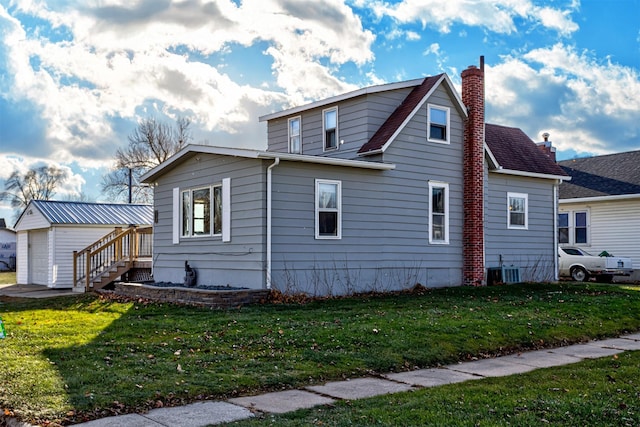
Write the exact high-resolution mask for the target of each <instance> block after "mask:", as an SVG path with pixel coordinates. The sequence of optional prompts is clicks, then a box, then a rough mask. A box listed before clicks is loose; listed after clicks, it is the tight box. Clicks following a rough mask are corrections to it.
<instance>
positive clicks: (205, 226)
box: [181, 185, 222, 237]
mask: <svg viewBox="0 0 640 427" xmlns="http://www.w3.org/2000/svg"><path fill="white" fill-rule="evenodd" d="M181 209H182V237H198V236H212V235H214V236H215V235H220V234H221V233H222V187H221V186H220V185H215V186H211V187H202V188H194V189H189V190H183V191H182V199H181Z"/></svg>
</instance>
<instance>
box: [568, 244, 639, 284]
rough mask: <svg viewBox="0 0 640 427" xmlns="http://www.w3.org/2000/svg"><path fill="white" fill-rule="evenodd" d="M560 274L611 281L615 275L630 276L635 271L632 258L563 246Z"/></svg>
mask: <svg viewBox="0 0 640 427" xmlns="http://www.w3.org/2000/svg"><path fill="white" fill-rule="evenodd" d="M558 254H559V256H560V276H561V277H571V278H572V279H573V280H575V281H576V282H584V281H586V280H589V277H592V276H595V278H596V280H597V281H598V282H604V283H611V281H612V280H613V276H629V275H630V274H631V273H633V262H632V261H631V258H627V257H619V256H595V255H591V254H590V253H588V252H587V251H585V250H584V249H580V248H573V247H571V248H569V247H561V248H559V250H558Z"/></svg>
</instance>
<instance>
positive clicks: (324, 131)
mask: <svg viewBox="0 0 640 427" xmlns="http://www.w3.org/2000/svg"><path fill="white" fill-rule="evenodd" d="M332 110H334V111H335V112H336V146H335V147H334V148H327V141H326V136H327V132H326V127H325V119H324V117H325V113H326V112H328V111H332ZM339 122H340V117H339V115H338V106H337V105H336V106H335V107H331V108H325V109H324V110H322V151H336V150H337V149H338V147H339V146H340V137H339V129H338V128H339V127H340V126H338V123H339ZM301 124H302V123H301Z"/></svg>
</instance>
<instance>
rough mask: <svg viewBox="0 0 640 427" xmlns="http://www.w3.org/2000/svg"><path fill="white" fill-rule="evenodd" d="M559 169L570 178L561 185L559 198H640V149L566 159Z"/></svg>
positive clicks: (560, 163)
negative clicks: (632, 196)
mask: <svg viewBox="0 0 640 427" xmlns="http://www.w3.org/2000/svg"><path fill="white" fill-rule="evenodd" d="M559 165H560V167H562V169H563V170H564V171H565V172H566V173H568V174H569V175H570V176H571V181H570V182H563V183H562V185H560V199H576V198H583V197H599V196H619V195H627V194H639V195H640V150H639V151H628V152H626V153H617V154H608V155H604V156H595V157H585V158H581V159H572V160H564V161H561V162H559Z"/></svg>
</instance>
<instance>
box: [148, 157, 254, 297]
mask: <svg viewBox="0 0 640 427" xmlns="http://www.w3.org/2000/svg"><path fill="white" fill-rule="evenodd" d="M197 159H199V160H197ZM265 167H266V166H265V165H264V164H263V161H261V160H256V159H243V158H237V157H230V156H218V155H210V154H199V155H198V156H196V157H191V158H189V159H187V160H186V161H185V162H183V163H182V164H180V165H177V166H176V167H175V168H173V169H171V170H170V171H169V172H168V173H167V174H165V175H163V176H162V177H161V178H160V179H158V186H157V187H156V190H155V206H156V209H157V210H158V223H157V224H155V226H154V257H153V258H154V259H153V262H154V268H153V274H154V279H155V280H156V281H158V282H173V283H182V282H183V281H184V262H185V261H189V265H190V266H191V267H193V268H195V269H196V270H197V272H198V284H200V285H219V286H225V285H230V286H242V287H249V288H252V289H260V288H263V287H264V285H265V283H266V278H265V273H264V262H265V247H266V245H265V215H264V212H265V207H266V194H265V189H266V184H265V181H266V172H265V171H266V169H265ZM224 178H231V241H230V242H222V239H221V237H190V238H185V237H180V243H179V244H173V243H172V236H173V234H172V230H173V228H172V224H173V215H174V213H173V194H172V189H173V188H176V187H178V188H180V190H181V191H182V190H186V189H189V188H196V187H201V186H208V185H214V184H219V183H220V182H221V181H222V180H223V179H224Z"/></svg>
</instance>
